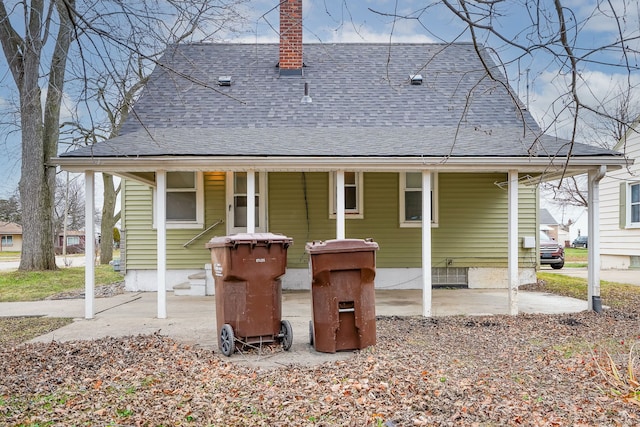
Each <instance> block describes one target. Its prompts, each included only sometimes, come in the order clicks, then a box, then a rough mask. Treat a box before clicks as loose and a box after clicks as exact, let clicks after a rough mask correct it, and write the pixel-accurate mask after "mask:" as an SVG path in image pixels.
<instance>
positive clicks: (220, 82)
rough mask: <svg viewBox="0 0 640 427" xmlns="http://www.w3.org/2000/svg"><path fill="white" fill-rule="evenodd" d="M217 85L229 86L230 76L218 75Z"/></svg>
mask: <svg viewBox="0 0 640 427" xmlns="http://www.w3.org/2000/svg"><path fill="white" fill-rule="evenodd" d="M218 86H231V76H220V77H218Z"/></svg>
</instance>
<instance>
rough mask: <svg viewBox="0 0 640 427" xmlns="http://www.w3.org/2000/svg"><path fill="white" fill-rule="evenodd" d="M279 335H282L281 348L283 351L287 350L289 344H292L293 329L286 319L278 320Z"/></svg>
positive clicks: (289, 346)
mask: <svg viewBox="0 0 640 427" xmlns="http://www.w3.org/2000/svg"><path fill="white" fill-rule="evenodd" d="M280 335H281V336H282V348H283V349H284V351H289V349H290V348H291V344H293V329H291V323H289V321H288V320H283V321H282V322H280Z"/></svg>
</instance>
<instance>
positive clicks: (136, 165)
mask: <svg viewBox="0 0 640 427" xmlns="http://www.w3.org/2000/svg"><path fill="white" fill-rule="evenodd" d="M565 160H566V159H564V158H556V159H555V160H554V161H553V162H551V161H550V159H549V158H542V157H498V158H487V157H451V158H446V157H284V156H280V157H268V156H265V157H249V156H246V157H245V156H242V157H168V156H167V157H129V158H114V157H94V158H87V157H57V158H54V159H52V163H54V164H57V165H60V167H61V168H62V169H63V170H67V171H70V172H83V171H86V170H93V171H96V172H111V173H115V172H122V173H125V172H145V171H148V172H152V171H156V170H166V171H180V170H182V171H193V170H197V171H213V170H215V171H234V170H235V171H238V170H252V169H260V170H272V171H332V170H338V169H343V170H353V171H389V172H391V171H402V170H423V169H429V170H435V171H447V172H473V171H478V172H487V171H505V170H509V169H517V170H518V171H520V172H537V173H544V174H559V175H562V174H576V173H584V172H586V171H587V170H588V169H592V168H595V167H599V166H600V165H603V164H605V165H607V170H609V171H610V170H615V169H620V168H621V167H624V166H627V165H629V164H631V163H632V161H630V160H629V159H626V158H624V157H622V156H620V157H613V156H612V157H607V158H603V157H602V156H593V157H586V156H585V157H579V158H576V157H573V158H571V161H570V162H569V165H568V166H566V165H565ZM565 166H566V167H565Z"/></svg>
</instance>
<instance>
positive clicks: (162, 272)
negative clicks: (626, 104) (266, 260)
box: [84, 159, 606, 319]
mask: <svg viewBox="0 0 640 427" xmlns="http://www.w3.org/2000/svg"><path fill="white" fill-rule="evenodd" d="M228 160H229V159H227V162H228ZM343 160H344V159H343ZM254 161H255V162H257V163H260V160H258V159H255V160H254ZM291 161H292V163H291V164H290V165H289V166H288V167H287V168H283V166H282V164H279V165H278V167H274V165H270V166H271V167H268V166H263V167H262V168H260V169H258V168H250V167H249V164H247V163H248V162H247V160H246V159H242V160H241V162H239V164H238V165H236V167H235V168H234V169H232V170H234V171H239V170H240V171H243V172H245V173H246V176H247V212H246V213H247V215H246V224H247V227H246V229H247V232H253V231H255V209H256V206H255V204H254V203H252V202H253V201H254V200H255V198H254V197H252V195H255V192H256V186H255V176H256V173H257V171H260V172H264V171H282V170H286V171H290V170H296V169H297V168H299V167H300V165H299V164H297V163H296V162H295V160H293V159H291ZM517 161H519V162H523V161H525V162H526V163H528V164H529V165H528V167H526V168H520V169H506V170H503V171H502V172H504V174H505V176H506V177H507V179H506V181H505V182H504V183H502V187H503V189H504V190H505V191H507V193H508V216H507V218H508V220H507V222H506V224H504V227H505V228H506V229H507V230H508V245H507V248H506V251H505V258H506V259H507V260H508V268H507V275H508V286H507V289H506V290H505V292H503V294H504V296H505V297H506V299H503V298H500V299H494V300H493V301H500V304H502V305H501V308H502V310H503V312H505V313H507V314H511V315H516V314H518V313H519V312H520V311H521V310H522V308H521V302H520V301H519V297H518V286H519V285H520V283H519V270H520V269H519V255H518V253H519V248H520V246H521V240H522V236H520V235H519V234H518V225H519V224H518V187H519V181H520V177H521V176H523V174H525V175H526V176H528V177H531V175H532V174H534V173H536V172H535V171H539V170H540V165H535V166H533V167H532V166H531V161H530V159H529V160H528V161H526V159H518V160H517ZM517 161H516V159H514V163H516V162H517ZM281 162H282V159H280V163H281ZM376 162H377V163H376V164H375V165H373V164H372V163H373V162H370V163H369V164H368V165H367V167H366V169H365V168H364V166H363V164H362V163H363V161H362V159H358V161H357V163H356V162H353V163H350V164H347V163H346V162H345V163H344V164H343V165H342V166H344V168H343V169H335V168H331V167H328V166H326V163H327V162H326V160H324V159H323V161H322V163H323V166H319V165H318V164H315V165H314V166H313V167H312V166H311V165H307V170H314V171H323V172H333V173H335V176H336V179H335V188H336V191H335V194H336V195H337V197H336V208H337V209H336V221H335V224H336V230H335V238H337V239H344V238H346V237H358V238H360V237H363V236H347V235H346V233H345V221H346V214H345V200H344V194H345V192H344V186H345V181H344V173H345V170H360V171H364V170H366V171H379V170H383V171H398V170H408V171H413V172H415V171H416V170H419V171H420V172H421V176H422V188H430V186H431V179H432V172H433V171H443V170H447V171H452V170H453V171H461V170H465V171H466V172H468V171H469V167H470V165H469V163H467V162H465V163H466V164H465V165H463V166H461V165H456V164H455V162H454V161H452V160H451V159H449V163H448V164H446V165H445V164H443V163H440V164H438V165H437V166H435V165H434V167H433V168H425V165H424V164H422V165H418V164H417V162H416V159H413V162H404V163H405V164H403V165H399V164H398V163H397V162H396V163H395V164H393V163H392V162H387V163H384V164H383V163H382V162H380V161H379V160H377V159H376ZM154 163H156V165H155V167H154V168H153V169H150V170H144V171H142V172H137V174H142V176H144V177H145V181H146V183H147V184H151V185H153V186H154V187H155V190H156V194H165V190H166V174H167V171H171V170H194V169H195V170H204V171H206V170H211V166H210V165H211V163H210V159H209V161H207V162H206V163H204V162H203V163H202V164H199V165H196V164H194V163H191V164H189V165H185V164H182V165H178V166H176V165H175V163H174V165H172V167H167V166H169V163H168V162H162V163H164V164H163V165H162V166H164V168H161V167H160V165H158V164H157V163H158V162H157V159H156V161H155V162H154ZM262 163H264V160H263V161H262ZM421 163H423V160H422V161H421ZM254 164H255V163H254ZM296 165H297V168H296V167H295V166H296ZM420 166H421V167H420ZM546 166H547V167H548V165H546ZM463 167H465V169H462V168H463ZM474 168H475V169H474V170H476V171H478V172H483V171H485V172H486V171H493V172H495V171H496V167H495V165H493V166H491V165H486V164H485V165H482V164H480V163H475V166H474ZM114 169H115V170H114ZM101 170H105V171H106V170H108V171H109V172H110V173H115V174H120V175H121V176H126V177H128V178H132V177H136V176H138V175H136V173H132V172H131V171H130V170H129V168H128V167H123V166H122V165H121V166H120V167H117V168H114V167H113V165H112V166H111V167H109V168H108V169H107V168H104V166H103V167H100V168H96V169H94V170H87V169H84V173H85V183H86V195H87V203H86V209H87V214H86V216H85V217H86V219H87V222H86V233H87V236H90V235H93V233H94V231H95V224H94V223H93V217H94V215H93V212H94V211H95V206H94V199H95V194H94V191H95V187H94V179H95V178H94V176H95V172H98V171H101ZM558 170H560V168H558ZM605 170H606V167H604V166H601V167H598V168H595V167H587V166H585V165H581V166H580V167H576V168H574V169H571V171H572V172H573V173H579V171H582V172H584V171H587V172H588V173H589V194H590V198H591V200H590V205H591V207H592V208H591V209H590V210H589V233H590V235H591V236H594V237H595V238H596V240H595V242H594V243H593V244H592V247H591V248H590V249H591V250H590V251H589V256H590V259H589V299H588V302H587V308H588V309H594V307H595V308H598V307H599V295H600V289H599V283H600V280H599V265H598V261H599V253H598V245H597V236H598V232H599V231H598V218H597V213H598V211H599V209H598V203H599V200H598V197H597V195H598V183H599V180H600V179H601V178H602V176H603V175H604V171H605ZM537 173H538V174H539V172H537ZM150 176H151V177H153V180H152V182H150V181H149V177H150ZM538 176H540V175H538ZM547 176H548V177H551V176H552V175H551V174H549V175H547ZM538 179H539V178H538ZM156 201H157V203H156V204H155V218H156V219H158V223H157V227H156V233H157V254H158V255H157V270H156V271H157V284H158V288H157V289H158V292H157V295H156V312H155V317H157V318H159V319H164V318H167V317H168V309H167V307H168V297H167V286H166V281H167V277H166V272H167V248H166V242H167V235H166V231H167V228H166V224H165V223H164V220H163V219H164V218H165V212H166V209H167V207H166V198H164V197H157V199H156ZM431 203H432V201H431V199H430V198H429V197H423V198H422V212H430V211H431ZM431 233H432V229H431V226H430V223H429V221H425V220H424V219H423V220H422V227H421V235H422V266H421V271H422V274H421V278H420V280H421V284H422V287H421V289H420V291H419V293H418V294H414V295H413V296H414V298H416V302H419V305H420V310H419V314H420V315H422V316H425V317H430V316H433V315H440V312H439V308H438V306H437V302H435V301H434V289H433V283H432V275H431V271H432V263H431V260H432V238H431ZM87 242H88V244H87V250H86V265H87V269H86V278H85V283H86V298H85V315H84V317H85V318H87V319H91V318H94V317H95V315H96V307H95V299H94V287H95V277H94V270H93V265H94V259H93V256H94V255H93V254H94V250H93V248H91V247H90V245H92V244H93V239H87ZM393 292H397V291H393ZM594 302H595V305H594ZM461 309H462V308H461ZM169 311H173V310H172V309H170V310H169ZM462 311H463V312H464V311H465V310H464V309H462ZM473 312H474V313H483V312H485V311H483V310H481V309H479V310H474V311H473Z"/></svg>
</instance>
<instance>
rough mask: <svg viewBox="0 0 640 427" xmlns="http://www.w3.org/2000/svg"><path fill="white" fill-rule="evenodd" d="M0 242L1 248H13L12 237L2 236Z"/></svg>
mask: <svg viewBox="0 0 640 427" xmlns="http://www.w3.org/2000/svg"><path fill="white" fill-rule="evenodd" d="M0 240H1V241H2V243H1V244H0V246H2V247H3V248H9V247H11V246H13V236H2V237H1V238H0Z"/></svg>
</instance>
